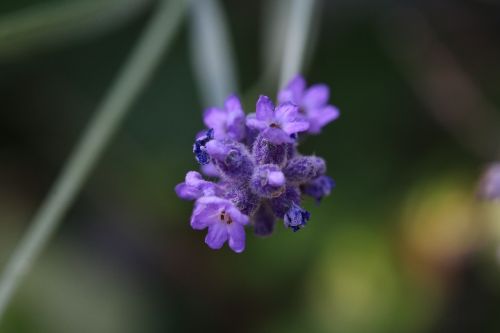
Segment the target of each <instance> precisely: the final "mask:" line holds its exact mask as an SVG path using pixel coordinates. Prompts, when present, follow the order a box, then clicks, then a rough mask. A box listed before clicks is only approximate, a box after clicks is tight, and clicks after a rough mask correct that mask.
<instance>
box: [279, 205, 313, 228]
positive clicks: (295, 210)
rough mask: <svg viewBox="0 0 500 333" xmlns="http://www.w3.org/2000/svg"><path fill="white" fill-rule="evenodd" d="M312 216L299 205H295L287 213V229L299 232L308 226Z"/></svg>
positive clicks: (285, 219)
mask: <svg viewBox="0 0 500 333" xmlns="http://www.w3.org/2000/svg"><path fill="white" fill-rule="evenodd" d="M310 217H311V214H309V212H308V211H307V210H305V209H303V208H301V207H300V206H299V205H297V204H295V203H293V204H292V206H291V207H290V209H289V210H288V211H287V212H286V214H285V218H284V222H285V226H286V227H287V228H290V229H292V230H293V232H296V231H299V230H300V229H302V228H304V227H305V226H306V223H307V221H309V218H310Z"/></svg>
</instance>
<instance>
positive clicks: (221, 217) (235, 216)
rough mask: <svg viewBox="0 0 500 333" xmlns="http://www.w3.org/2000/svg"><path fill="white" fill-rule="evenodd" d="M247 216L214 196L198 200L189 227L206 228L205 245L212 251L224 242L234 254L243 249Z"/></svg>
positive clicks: (226, 201) (229, 203)
mask: <svg viewBox="0 0 500 333" xmlns="http://www.w3.org/2000/svg"><path fill="white" fill-rule="evenodd" d="M248 221H249V219H248V216H246V215H245V214H242V213H241V212H240V211H239V210H238V209H237V208H236V207H235V206H234V205H233V204H232V203H231V201H229V200H226V199H222V198H219V197H215V196H206V197H201V198H199V199H198V200H197V201H196V203H195V208H194V211H193V215H192V216H191V227H193V229H196V230H202V229H205V228H208V233H207V236H206V237H205V243H206V244H207V245H208V246H209V247H210V248H212V249H220V248H221V247H222V245H224V243H225V242H226V241H228V243H229V247H230V248H231V249H232V250H233V251H234V252H236V253H240V252H242V251H243V250H244V249H245V229H244V226H245V225H246V224H248Z"/></svg>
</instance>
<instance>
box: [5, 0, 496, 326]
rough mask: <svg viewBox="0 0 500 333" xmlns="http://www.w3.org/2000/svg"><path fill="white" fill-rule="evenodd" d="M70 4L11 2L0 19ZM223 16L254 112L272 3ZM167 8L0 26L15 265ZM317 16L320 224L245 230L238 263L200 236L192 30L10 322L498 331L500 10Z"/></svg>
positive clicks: (415, 7)
mask: <svg viewBox="0 0 500 333" xmlns="http://www.w3.org/2000/svg"><path fill="white" fill-rule="evenodd" d="M75 1H76V0H73V2H75ZM80 2H82V3H84V1H80ZM67 3H68V1H60V0H52V1H45V2H44V1H35V0H23V1H17V0H3V1H2V2H1V3H0V14H1V16H0V28H4V29H5V27H6V26H7V25H5V23H4V25H1V22H5V20H4V21H1V20H2V18H8V17H12V15H13V13H18V12H19V11H22V10H25V8H30V7H31V6H41V5H43V6H46V7H47V8H58V6H62V5H64V4H67ZM102 3H105V1H103V2H102ZM129 3H131V1H128V3H127V2H124V4H123V5H124V6H126V5H129ZM136 3H137V2H136ZM103 6H104V5H103ZM223 6H224V9H225V12H226V14H227V17H228V21H229V27H230V29H231V32H230V34H231V39H232V41H233V43H234V48H235V53H236V62H237V64H238V74H239V79H240V83H241V87H240V88H241V89H240V91H239V93H240V94H241V95H242V96H243V97H244V101H245V109H246V111H247V112H253V111H254V110H253V106H254V103H255V100H256V98H257V95H256V93H254V92H253V89H252V88H253V87H254V84H255V83H256V82H258V81H259V78H260V75H261V71H262V68H263V66H264V65H265V64H263V61H262V60H261V59H262V57H261V55H262V53H265V52H263V50H262V49H261V45H262V34H263V30H262V20H263V17H264V16H263V11H264V9H265V8H266V7H265V3H264V1H223ZM155 8H156V7H155V2H154V1H145V2H143V3H141V4H140V5H137V9H136V10H132V11H131V12H129V13H127V14H126V15H125V14H124V15H123V16H122V17H120V18H119V19H118V18H116V17H114V16H113V15H110V18H108V20H109V23H110V24H109V25H108V26H106V27H95V29H93V30H92V31H89V30H88V28H87V27H84V28H82V29H83V30H82V29H80V30H78V32H74V33H73V32H68V30H69V28H68V27H67V26H61V27H56V29H54V32H51V33H50V34H48V35H47V36H48V37H47V38H45V39H43V40H42V41H41V42H40V41H36V40H35V39H33V40H35V41H36V43H35V42H32V41H31V40H30V35H29V32H28V33H27V34H26V35H21V37H22V38H21V37H20V38H15V39H7V40H6V39H2V38H1V32H2V30H1V29H0V96H1V97H0V262H1V263H2V265H4V264H5V262H6V259H7V258H8V256H9V254H10V253H11V251H12V249H13V247H14V245H15V244H16V242H18V240H19V239H20V237H21V235H22V232H23V231H24V230H26V227H27V224H28V221H29V220H30V218H31V217H32V215H33V213H34V211H35V210H36V208H37V207H38V206H39V204H40V203H41V201H42V200H43V198H44V196H45V195H46V194H47V192H48V190H49V188H50V186H51V184H52V183H53V182H54V180H55V179H56V177H57V175H58V173H59V171H60V170H61V167H62V165H63V163H64V161H65V160H66V158H67V157H68V155H69V153H70V152H71V150H72V148H73V147H74V145H75V143H76V140H77V139H78V138H79V136H80V134H81V133H82V131H83V129H84V126H85V124H86V123H87V121H88V120H89V118H90V116H91V115H92V113H93V112H94V111H95V108H96V107H97V105H98V103H99V101H100V100H101V99H102V98H103V96H104V94H105V93H106V91H107V88H108V86H109V85H110V83H111V82H112V80H113V78H114V76H115V75H116V73H117V72H118V70H119V68H120V66H121V65H122V64H123V62H124V60H125V59H126V56H127V54H128V52H129V51H130V50H131V48H132V46H133V44H134V42H135V41H136V40H137V38H138V36H139V34H140V32H141V30H142V29H143V27H144V26H145V23H146V22H147V20H148V18H149V17H150V16H151V14H152V13H153V11H154V10H155ZM102 10H105V9H102ZM320 14H321V15H320V17H321V24H320V28H319V31H318V33H319V34H318V36H317V42H316V44H315V49H314V52H312V55H311V57H310V59H309V61H308V66H307V70H305V71H304V74H305V76H306V78H307V80H308V81H309V82H324V83H327V84H328V85H329V86H330V87H331V95H332V96H331V102H332V103H333V104H335V105H337V106H338V107H339V108H340V110H341V117H340V118H339V120H338V121H336V122H334V123H332V124H331V125H329V126H328V127H326V128H325V129H324V130H323V133H322V135H320V136H315V137H310V138H308V140H307V141H306V142H305V143H304V144H303V145H302V147H301V151H303V152H305V153H316V154H317V155H319V156H322V157H324V158H325V159H326V160H327V163H328V168H329V174H330V175H331V176H332V177H334V178H335V179H336V182H337V188H336V189H335V191H334V193H333V194H332V195H331V196H330V197H328V198H326V199H325V200H324V201H323V202H322V203H321V205H319V206H316V205H315V204H314V202H312V201H306V203H305V206H306V207H307V208H308V209H309V210H310V211H311V213H312V221H311V223H310V224H308V227H307V228H306V229H304V230H303V231H301V232H299V233H291V232H289V230H286V229H284V228H277V229H278V230H277V232H276V233H275V234H274V235H273V236H272V237H269V238H264V239H259V238H256V237H254V236H253V235H252V234H251V233H250V232H249V233H248V234H247V238H248V241H247V249H246V251H245V252H244V253H242V254H239V255H237V254H234V253H233V252H231V251H230V250H229V249H228V248H227V247H224V248H223V249H222V250H220V251H212V250H210V249H209V248H208V247H207V246H206V245H205V244H204V243H203V237H204V234H203V233H201V232H196V231H193V230H192V229H191V228H190V227H189V223H188V221H189V216H190V212H191V209H192V203H191V202H185V201H181V200H179V199H178V198H177V197H176V196H175V193H174V191H173V188H174V186H175V185H176V184H177V183H179V182H181V181H182V180H183V178H184V175H185V172H186V171H188V170H193V169H195V168H196V163H195V161H194V159H193V155H192V152H191V145H192V142H193V137H194V135H195V133H196V132H197V131H198V130H200V129H201V128H202V119H201V112H202V110H203V106H202V103H201V101H200V99H199V96H200V94H199V90H198V86H197V84H196V82H195V76H194V75H193V72H192V67H191V64H190V61H189V56H188V52H189V42H188V38H189V33H188V31H187V27H186V25H185V24H183V27H182V28H181V31H180V33H179V34H178V35H177V36H176V38H175V41H174V44H173V46H172V48H171V49H170V51H169V52H168V54H167V55H166V56H165V58H164V61H163V62H162V64H161V66H160V67H159V69H158V70H157V71H156V72H155V74H154V77H153V79H152V81H151V82H150V84H149V85H148V87H147V89H146V90H145V92H144V93H143V94H142V95H141V97H140V98H139V100H138V101H137V102H136V103H135V104H134V106H133V108H132V109H131V111H130V113H129V115H128V117H127V118H126V120H125V122H124V123H123V125H122V127H121V128H120V130H119V131H118V133H117V135H116V136H115V138H114V140H113V141H112V144H111V145H110V146H109V147H108V148H107V149H106V150H105V153H104V155H103V157H102V159H101V160H100V161H99V163H98V165H97V167H96V168H95V170H94V171H93V173H92V175H91V177H90V179H89V181H88V182H87V183H86V184H85V187H84V189H83V191H82V192H81V193H80V194H79V196H78V198H77V200H76V202H75V204H74V205H73V207H72V208H71V209H70V211H69V212H68V214H67V216H66V217H65V218H64V222H63V224H62V226H61V228H60V229H59V230H58V232H57V234H56V236H55V237H54V238H53V239H52V240H51V242H50V245H49V246H48V248H47V249H46V250H45V251H44V253H43V255H42V256H41V258H40V259H39V260H38V261H37V262H36V264H35V267H34V269H33V270H32V271H31V273H30V274H29V276H28V278H27V280H26V281H25V282H24V283H23V284H22V285H21V287H20V289H19V291H18V293H17V294H16V296H15V298H14V300H13V302H12V304H11V307H10V308H9V310H8V312H7V315H6V317H5V319H4V320H3V322H2V323H1V324H0V331H1V332H37V333H38V332H287V333H291V332H499V331H500V317H499V316H498V314H499V313H500V270H499V265H500V261H499V258H500V251H499V250H497V245H498V243H499V242H500V227H499V223H500V218H499V217H500V212H499V207H498V205H496V206H495V204H484V203H480V202H478V201H477V200H476V196H475V192H476V186H477V181H478V179H479V177H480V175H481V172H482V170H483V168H484V166H485V164H486V163H488V162H490V161H493V160H495V159H498V158H499V157H498V155H496V154H497V153H498V150H496V147H497V146H498V142H500V141H498V140H499V136H498V134H499V133H500V122H498V118H499V117H500V115H499V112H498V107H499V105H500V90H499V89H498V88H499V87H500V63H499V61H498V60H499V59H500V38H499V36H500V4H499V3H498V2H496V1H486V0H483V1H480V0H475V1H473V0H469V1H465V0H464V1H400V2H396V1H356V2H351V1H345V0H343V1H324V2H323V7H322V9H321V11H320ZM44 15H47V16H49V14H47V13H45V14H44ZM120 15H122V14H120ZM47 20H49V19H47ZM113 20H115V21H116V22H115V21H113ZM9 22H10V24H15V23H13V22H12V19H11V21H9ZM264 51H265V50H264ZM250 90H251V94H250V95H249V94H248V93H247V92H249V91H250ZM262 91H263V92H265V93H268V94H271V95H273V96H274V95H275V94H276V89H275V87H274V88H273V87H269V86H266V85H265V84H264V85H263V86H262ZM495 134H496V136H495ZM495 138H496V140H497V141H496V142H495V141H494V139H495Z"/></svg>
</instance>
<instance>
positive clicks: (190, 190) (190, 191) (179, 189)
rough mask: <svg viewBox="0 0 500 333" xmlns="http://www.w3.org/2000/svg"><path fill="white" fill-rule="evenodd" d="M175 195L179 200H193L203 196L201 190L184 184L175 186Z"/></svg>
mask: <svg viewBox="0 0 500 333" xmlns="http://www.w3.org/2000/svg"><path fill="white" fill-rule="evenodd" d="M175 193H176V194H177V196H178V197H179V198H181V199H184V200H195V199H198V198H199V197H200V196H201V195H202V194H203V193H202V191H201V190H199V189H197V188H196V187H193V186H189V185H187V184H186V183H180V184H178V185H177V186H175Z"/></svg>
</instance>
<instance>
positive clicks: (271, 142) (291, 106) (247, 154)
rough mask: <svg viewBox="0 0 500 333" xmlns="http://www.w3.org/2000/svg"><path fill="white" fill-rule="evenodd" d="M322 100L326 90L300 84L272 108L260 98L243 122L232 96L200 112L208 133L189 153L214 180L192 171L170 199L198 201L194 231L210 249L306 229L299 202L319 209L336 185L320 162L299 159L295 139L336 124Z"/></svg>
mask: <svg viewBox="0 0 500 333" xmlns="http://www.w3.org/2000/svg"><path fill="white" fill-rule="evenodd" d="M327 100H328V89H327V88H326V86H322V85H315V86H312V87H310V88H309V89H306V87H305V81H304V80H303V79H302V78H301V77H297V78H296V79H294V80H292V82H291V83H290V84H289V85H288V86H287V88H286V89H284V90H283V91H282V92H280V103H279V104H278V105H277V106H275V105H274V103H273V102H272V101H271V100H270V99H269V98H268V97H266V96H260V97H259V99H258V101H257V104H256V112H255V113H252V114H249V115H248V116H246V117H245V115H244V113H243V108H242V106H241V103H240V101H239V99H238V98H237V97H235V96H230V97H228V99H227V100H226V102H225V103H224V108H209V109H207V110H205V113H204V116H203V118H204V119H203V120H204V123H205V125H206V126H208V127H209V129H208V130H204V131H202V132H200V134H199V135H198V136H197V138H196V141H195V143H194V145H193V152H194V154H195V157H196V160H197V161H198V162H199V163H200V164H201V165H202V168H201V169H202V171H203V173H204V174H205V175H207V176H210V177H214V178H213V179H214V180H213V181H208V180H205V179H203V177H202V175H201V174H200V173H198V172H196V171H189V172H188V173H187V175H186V179H185V181H184V182H183V183H180V184H178V185H177V186H176V187H175V191H176V193H177V195H178V196H179V197H180V198H181V199H185V200H196V201H195V206H194V210H193V214H192V216H191V226H192V227H193V228H194V229H196V230H201V229H208V233H207V235H206V238H205V243H206V244H207V245H208V246H209V247H210V248H212V249H220V248H221V247H222V246H223V245H224V243H225V242H226V241H227V242H228V244H229V247H230V248H231V249H232V250H233V251H235V252H237V253H239V252H242V251H243V250H244V248H245V226H252V227H253V229H254V233H255V234H256V235H258V236H267V235H270V234H271V233H272V232H273V230H274V227H275V224H276V223H275V222H276V220H277V219H282V220H283V221H284V225H285V226H286V227H287V228H289V229H291V230H292V231H294V232H296V231H298V230H300V229H302V228H304V226H305V225H306V223H307V222H308V221H309V219H310V214H309V212H308V211H306V210H304V209H303V208H302V207H301V202H302V196H303V195H309V196H312V197H313V198H314V199H316V200H317V201H320V200H321V199H322V198H323V197H325V196H327V195H329V194H330V192H331V190H332V189H333V187H334V182H333V180H332V179H331V178H330V177H328V176H326V175H325V173H326V163H325V161H324V160H323V159H322V158H320V157H317V156H304V155H301V154H300V153H299V152H298V150H297V147H298V144H299V140H298V134H299V133H302V132H306V131H308V132H309V133H317V132H319V129H320V128H321V127H322V126H324V125H325V124H326V123H328V122H330V121H331V120H333V118H334V117H333V116H332V112H330V111H329V110H330V109H329V108H330V107H331V106H329V105H326V103H327ZM337 115H338V112H337ZM335 117H336V116H335Z"/></svg>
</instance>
